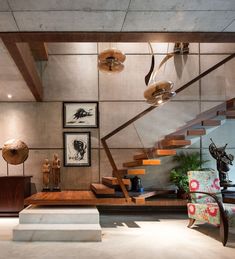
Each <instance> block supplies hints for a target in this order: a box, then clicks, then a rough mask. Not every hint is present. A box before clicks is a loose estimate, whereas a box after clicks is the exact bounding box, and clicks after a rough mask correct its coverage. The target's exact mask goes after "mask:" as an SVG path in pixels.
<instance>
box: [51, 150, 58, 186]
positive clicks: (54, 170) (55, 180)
mask: <svg viewBox="0 0 235 259" xmlns="http://www.w3.org/2000/svg"><path fill="white" fill-rule="evenodd" d="M52 178H53V190H54V191H60V159H59V158H58V155H57V154H54V159H53V161H52Z"/></svg>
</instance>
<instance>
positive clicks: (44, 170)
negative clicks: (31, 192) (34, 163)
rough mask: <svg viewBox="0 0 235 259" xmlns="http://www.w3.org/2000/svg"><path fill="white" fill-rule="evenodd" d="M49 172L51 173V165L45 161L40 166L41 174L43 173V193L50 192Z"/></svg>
mask: <svg viewBox="0 0 235 259" xmlns="http://www.w3.org/2000/svg"><path fill="white" fill-rule="evenodd" d="M50 171H51V165H50V164H49V160H48V159H45V161H44V163H43V165H42V173H43V191H49V190H50V186H49V183H50Z"/></svg>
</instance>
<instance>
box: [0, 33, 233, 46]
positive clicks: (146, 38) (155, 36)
mask: <svg viewBox="0 0 235 259" xmlns="http://www.w3.org/2000/svg"><path fill="white" fill-rule="evenodd" d="M2 36H4V37H8V38H12V40H14V41H17V42H35V41H38V42H208V43H210V42H211V43H212V42H213V43H215V42H218V43H223V42H235V32H18V33H17V32H13V33H12V32H9V33H4V32H3V33H0V37H2Z"/></svg>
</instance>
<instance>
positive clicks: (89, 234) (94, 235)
mask: <svg viewBox="0 0 235 259" xmlns="http://www.w3.org/2000/svg"><path fill="white" fill-rule="evenodd" d="M13 240H14V241H69V242H73V241H79V242H98V241H101V227H100V225H99V224H19V225H18V226H16V227H15V228H14V229H13Z"/></svg>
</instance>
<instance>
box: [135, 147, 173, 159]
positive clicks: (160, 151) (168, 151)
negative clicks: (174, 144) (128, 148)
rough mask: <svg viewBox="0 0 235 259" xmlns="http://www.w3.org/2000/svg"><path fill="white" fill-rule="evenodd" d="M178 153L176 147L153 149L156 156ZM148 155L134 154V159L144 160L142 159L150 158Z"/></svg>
mask: <svg viewBox="0 0 235 259" xmlns="http://www.w3.org/2000/svg"><path fill="white" fill-rule="evenodd" d="M174 155H176V150H174V149H156V150H154V151H153V154H152V156H153V157H155V156H157V157H161V156H174ZM148 158H149V157H148V155H147V154H145V153H143V154H139V155H135V156H134V160H142V159H148Z"/></svg>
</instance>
